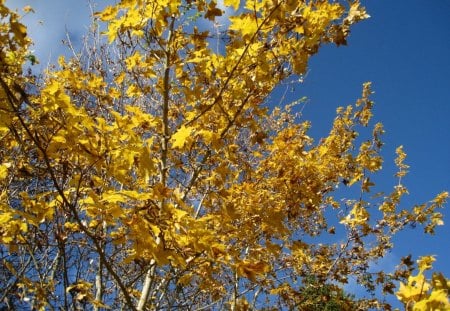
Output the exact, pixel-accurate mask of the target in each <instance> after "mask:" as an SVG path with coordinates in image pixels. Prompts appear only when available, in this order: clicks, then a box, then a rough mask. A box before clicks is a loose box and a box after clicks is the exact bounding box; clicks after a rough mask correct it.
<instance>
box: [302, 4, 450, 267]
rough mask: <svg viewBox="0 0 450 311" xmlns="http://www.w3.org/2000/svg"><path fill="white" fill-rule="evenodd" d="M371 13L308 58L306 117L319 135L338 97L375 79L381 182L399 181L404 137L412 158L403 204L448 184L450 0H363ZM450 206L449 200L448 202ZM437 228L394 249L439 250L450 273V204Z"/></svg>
mask: <svg viewBox="0 0 450 311" xmlns="http://www.w3.org/2000/svg"><path fill="white" fill-rule="evenodd" d="M362 3H363V4H364V5H365V6H366V8H367V11H368V13H369V14H370V15H371V18H370V19H368V20H366V21H363V22H361V23H360V24H358V25H356V26H355V27H354V28H353V30H352V33H351V35H350V38H349V40H348V46H346V47H339V48H336V47H333V46H329V47H326V48H324V49H323V50H322V51H320V52H319V54H318V55H317V56H315V57H314V58H313V59H312V61H311V63H310V67H309V68H310V72H309V73H308V75H307V77H306V79H305V82H304V84H303V86H302V87H300V88H299V89H298V91H299V92H301V93H302V94H303V95H305V96H307V97H308V98H309V100H310V104H308V105H307V106H306V108H305V110H304V117H305V119H312V120H313V132H314V130H317V132H316V133H317V134H318V135H322V132H321V131H323V127H322V126H323V125H326V126H328V124H330V122H331V120H332V119H333V117H334V111H335V108H336V106H338V105H347V104H349V103H352V101H353V100H354V99H356V98H357V97H358V96H359V94H360V90H361V85H362V83H364V82H365V81H372V83H373V89H374V91H375V94H374V96H373V99H374V101H375V104H376V105H375V117H374V119H375V120H377V121H381V122H382V123H383V124H384V127H385V130H386V134H385V135H384V140H385V143H386V144H385V146H384V156H385V164H384V170H383V171H382V172H381V173H380V174H378V175H379V176H380V178H379V181H378V182H379V183H380V182H381V183H382V184H381V185H380V186H381V187H382V188H383V189H385V190H388V189H389V188H390V187H391V186H392V185H394V183H395V179H394V178H393V176H392V175H393V174H394V173H395V167H394V166H393V159H394V157H395V153H394V151H395V148H396V147H397V146H399V145H403V146H404V149H405V151H406V153H407V154H408V158H407V160H406V162H407V164H409V165H410V173H409V174H408V176H407V177H406V178H405V179H404V183H405V185H406V186H407V187H408V189H409V191H410V195H408V197H407V199H406V200H405V201H404V206H405V207H406V206H408V204H410V205H411V204H414V203H422V202H425V201H428V200H430V199H431V198H433V197H434V195H435V194H436V193H438V192H441V191H443V190H450V177H449V175H450V120H449V117H450V1H447V0H433V1H426V0H409V1H392V0H391V1H389V0H367V1H362ZM449 208H450V206H449ZM449 208H447V209H446V210H444V213H445V214H446V215H447V217H445V219H444V221H445V222H446V224H445V225H444V226H443V227H439V228H438V229H437V231H436V236H434V237H432V238H426V237H424V235H422V234H421V232H422V231H421V229H420V228H417V229H416V230H413V231H408V232H406V233H405V234H401V235H400V236H399V237H398V238H397V239H396V240H395V241H396V244H395V245H396V247H395V252H394V254H395V256H396V257H397V256H399V257H401V256H403V255H405V254H409V253H412V254H413V255H414V256H418V255H420V254H436V255H437V262H436V264H435V267H436V268H437V269H438V270H441V271H442V272H444V273H445V274H446V275H447V276H450V265H449V264H448V262H449V261H448V258H449V257H450V243H449V242H448V241H449V240H448V239H449V238H450V211H449Z"/></svg>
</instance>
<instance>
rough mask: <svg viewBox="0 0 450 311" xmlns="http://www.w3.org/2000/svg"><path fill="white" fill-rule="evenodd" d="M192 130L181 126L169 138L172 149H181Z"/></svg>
mask: <svg viewBox="0 0 450 311" xmlns="http://www.w3.org/2000/svg"><path fill="white" fill-rule="evenodd" d="M193 131H194V128H192V127H186V126H184V125H183V126H182V127H180V128H179V129H178V130H177V131H176V132H175V133H174V134H173V135H172V137H171V139H170V140H171V142H172V147H173V148H182V147H183V146H184V145H185V143H186V142H187V141H188V138H189V137H190V136H191V134H192V132H193Z"/></svg>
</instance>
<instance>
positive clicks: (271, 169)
mask: <svg viewBox="0 0 450 311" xmlns="http://www.w3.org/2000/svg"><path fill="white" fill-rule="evenodd" d="M241 2H242V3H241ZM225 5H227V6H230V7H231V8H232V9H233V10H234V14H233V15H232V16H230V18H229V19H230V24H229V25H228V26H227V27H226V29H224V31H222V32H215V33H213V32H211V31H210V29H211V23H213V22H214V20H215V18H216V17H217V16H220V15H221V14H222V10H221V9H220V8H219V7H218V5H217V3H216V2H214V1H209V2H207V1H203V0H199V1H164V0H158V1H156V0H153V1H138V2H133V1H125V0H123V1H120V2H119V3H118V4H116V5H114V6H108V7H107V8H106V9H105V10H104V11H102V12H99V13H97V14H96V15H95V19H94V21H93V25H92V28H91V33H90V36H89V37H88V38H87V45H86V48H85V50H84V51H82V52H81V53H75V54H74V56H73V57H72V58H71V59H69V60H66V59H65V58H64V57H60V59H59V62H58V66H55V68H49V69H48V70H47V72H46V73H45V74H44V75H43V77H42V78H37V77H33V76H31V75H28V74H26V73H24V72H23V66H24V64H25V62H26V61H27V60H30V61H32V62H33V61H34V59H33V57H32V55H30V54H29V52H28V46H29V43H30V41H29V39H28V38H27V37H26V28H25V27H24V26H23V25H22V24H21V23H20V22H19V19H18V16H17V14H16V13H13V12H11V11H10V10H8V9H7V8H6V7H5V6H4V4H3V2H1V3H0V14H1V15H2V25H1V28H0V31H1V34H0V42H1V43H2V44H1V46H2V48H1V52H0V66H1V69H2V70H1V76H0V83H1V91H0V114H1V115H0V117H1V123H0V137H1V138H0V139H1V140H0V141H1V145H2V148H1V151H0V157H1V166H0V182H1V198H2V201H1V202H2V203H1V205H0V224H1V229H0V232H1V243H2V254H3V258H2V265H3V266H2V268H3V270H2V271H4V273H5V274H4V275H5V276H6V277H5V279H8V283H7V286H5V289H4V290H3V293H2V298H4V299H6V298H8V300H4V301H5V304H8V303H9V302H10V301H13V300H12V298H13V297H16V298H18V302H15V303H19V304H22V305H32V307H33V308H36V309H44V308H49V309H58V308H62V309H67V310H68V309H74V310H75V309H86V308H92V309H100V308H107V307H109V308H112V309H130V310H150V309H151V310H153V309H175V308H181V309H188V310H197V309H230V310H240V309H260V308H289V309H294V308H308V306H309V305H310V304H313V305H316V306H318V307H324V306H326V305H330V306H331V304H328V299H331V300H332V301H333V303H336V305H337V306H338V307H342V308H345V307H344V305H347V304H349V305H350V306H351V307H352V308H353V309H357V308H360V309H368V308H370V307H375V308H385V309H388V308H389V305H388V304H387V303H386V302H384V301H380V300H377V299H376V298H367V299H361V300H356V299H349V298H348V297H347V296H345V295H344V294H343V293H342V290H341V289H340V286H342V285H343V284H345V283H347V282H348V279H349V277H355V278H356V279H357V280H358V281H359V282H360V283H362V284H363V285H364V286H365V287H366V288H367V289H368V290H369V291H372V292H375V290H376V289H381V290H382V291H383V292H384V293H391V294H392V293H393V292H394V289H395V284H394V282H395V281H397V280H402V281H405V282H406V280H407V278H408V277H409V276H410V273H411V269H410V265H408V264H409V263H410V262H408V261H406V262H404V265H400V266H399V269H398V270H397V271H395V272H393V273H390V274H389V273H386V272H384V271H378V272H373V271H372V270H370V269H369V264H370V263H372V262H374V261H376V260H377V259H379V258H382V257H383V256H384V255H385V254H386V252H388V251H389V250H390V249H391V248H392V247H393V245H392V243H391V238H392V236H393V235H394V234H395V233H396V232H398V231H399V230H401V229H403V228H405V227H406V226H409V225H416V224H423V225H424V226H425V231H426V232H428V233H433V232H434V231H433V230H434V227H435V226H436V225H440V224H442V215H441V214H440V213H439V212H438V208H440V207H442V205H443V204H444V202H445V200H446V198H447V196H448V194H447V193H445V192H444V193H442V194H440V195H438V196H437V197H436V198H435V199H433V200H432V201H430V202H429V203H428V204H422V205H417V206H414V207H413V208H411V209H400V208H399V207H398V206H399V203H400V199H401V197H402V196H403V195H404V194H405V193H406V191H407V190H406V188H405V187H404V186H403V185H402V183H401V178H402V177H403V176H404V175H405V174H406V170H407V165H406V164H404V158H405V154H404V152H403V150H402V148H401V147H400V148H398V150H397V153H398V157H397V160H396V164H397V166H398V167H399V171H398V173H397V176H398V178H399V183H398V185H397V186H396V187H395V188H394V189H393V191H392V193H391V194H387V195H384V196H381V197H379V198H375V199H371V197H370V196H369V195H368V194H367V193H368V192H369V191H370V189H371V188H372V187H373V186H374V184H373V183H372V181H371V179H370V176H371V174H372V173H373V172H376V171H378V170H380V169H381V164H382V158H381V156H380V148H381V147H382V142H381V138H380V136H381V134H382V133H383V128H382V125H381V124H379V123H378V124H375V125H373V126H372V125H371V126H372V127H373V129H372V133H370V131H367V130H366V129H365V128H366V127H368V126H369V125H370V120H371V117H372V106H373V102H372V101H371V99H370V95H371V93H372V92H371V88H370V83H366V84H364V86H363V92H362V96H361V99H359V100H358V101H357V102H356V104H355V105H354V106H347V107H340V108H338V109H337V116H336V119H335V120H334V123H333V124H332V126H331V130H330V133H329V135H328V136H327V137H325V138H322V139H321V140H319V141H318V142H314V140H313V139H312V138H311V137H309V136H308V129H309V128H310V124H309V122H307V121H304V120H302V119H301V115H299V114H296V113H295V111H296V110H295V109H296V107H297V106H298V105H300V104H301V102H296V103H293V104H291V105H287V106H281V107H275V108H270V107H271V106H270V103H271V98H270V95H271V94H272V92H273V90H274V89H275V88H276V86H277V85H279V84H280V83H282V82H283V81H286V80H287V79H288V78H290V77H293V76H301V75H302V74H304V73H305V72H306V68H307V63H308V59H309V57H310V56H312V55H314V54H315V53H317V52H318V50H319V48H320V47H321V46H322V45H323V44H326V43H335V44H337V45H340V44H345V43H346V37H347V35H348V33H349V31H350V26H351V25H352V24H354V23H356V22H358V21H360V20H362V19H365V18H367V17H368V15H367V14H366V12H365V10H364V8H363V7H361V5H360V4H359V2H353V3H351V4H344V3H342V4H341V3H339V2H327V1H309V2H307V3H306V2H299V1H290V0H284V1H272V0H270V1H247V2H245V3H244V1H225ZM101 22H104V23H105V26H101V25H103V24H102V23H101ZM102 30H104V32H103V33H104V35H105V36H106V41H104V40H103V39H102V38H103V37H102V36H101V35H100V32H101V31H102ZM359 132H362V134H364V136H363V137H361V136H359V134H358V133H359ZM345 186H351V187H353V188H354V187H356V188H357V189H359V190H358V191H357V192H358V194H357V195H356V197H355V199H347V200H344V201H342V200H339V198H338V197H337V196H340V193H341V189H339V192H338V191H337V189H338V188H343V187H344V188H345ZM349 193H350V194H351V193H352V192H349ZM353 193H354V192H353ZM406 263H408V264H406ZM408 284H409V283H408ZM311 288H317V289H320V290H319V291H318V292H317V293H322V294H323V295H321V296H320V297H319V295H318V296H317V299H325V300H323V301H317V300H316V297H315V296H314V295H313V296H311V297H308V298H307V299H306V300H305V299H304V298H302V297H304V296H305V295H311V292H310V289H311ZM440 289H442V287H439V290H440ZM399 295H400V296H399V297H403V298H401V299H406V298H405V297H406V296H405V295H403V296H402V295H401V294H399ZM9 297H11V299H10V298H9ZM323 297H325V298H323ZM419 300H420V299H419ZM438 303H439V304H440V303H443V302H442V301H438ZM336 305H335V306H336Z"/></svg>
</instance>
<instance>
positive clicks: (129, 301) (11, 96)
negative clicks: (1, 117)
mask: <svg viewBox="0 0 450 311" xmlns="http://www.w3.org/2000/svg"><path fill="white" fill-rule="evenodd" d="M0 85H1V86H2V88H3V90H4V91H5V93H6V95H7V97H8V102H9V103H10V105H11V108H13V110H14V113H15V114H16V116H17V118H18V119H19V122H20V124H21V125H22V127H23V128H24V129H25V131H26V133H27V135H28V136H29V137H30V139H31V140H32V141H33V143H34V144H35V146H36V147H37V148H38V149H39V151H41V153H42V155H43V158H44V162H45V165H46V167H47V170H48V172H49V174H50V178H51V180H52V183H53V185H54V187H55V188H56V190H57V192H58V194H59V196H60V197H61V199H62V201H63V203H64V205H65V206H67V207H68V208H69V211H70V212H71V213H72V214H73V216H74V218H75V221H76V222H77V225H78V226H79V228H80V229H81V231H82V232H83V233H84V234H86V235H87V236H88V237H89V238H90V239H91V240H92V242H93V243H94V247H95V249H96V251H97V253H98V254H99V256H100V260H101V261H102V262H103V264H104V265H105V267H106V269H107V270H108V272H109V273H110V274H111V275H112V277H113V278H114V280H115V281H116V282H117V285H118V286H119V288H120V290H121V291H122V293H123V295H124V298H125V302H126V304H127V307H128V308H130V309H131V310H133V311H135V310H136V308H135V307H134V304H133V300H132V298H131V296H130V294H129V293H128V290H127V288H126V287H125V285H124V283H123V282H122V280H121V278H120V276H119V275H118V274H117V273H116V272H115V271H114V269H113V267H112V265H111V264H110V263H109V261H108V259H107V258H106V256H105V254H104V252H103V249H102V245H101V243H100V242H99V241H98V239H97V238H96V236H95V234H94V233H92V232H90V231H89V229H88V228H87V227H86V226H85V225H84V223H83V222H82V221H81V219H80V217H79V215H78V211H77V209H76V206H75V205H73V204H71V203H70V202H69V200H68V199H67V197H66V194H65V193H64V190H63V189H62V188H61V187H60V185H59V183H58V179H57V177H56V175H55V172H54V170H53V167H52V165H51V163H50V159H49V157H48V155H47V152H46V150H45V149H44V148H43V147H42V145H41V143H40V141H39V137H38V136H37V133H36V135H33V133H32V132H31V129H30V128H29V127H28V125H27V124H26V122H25V120H24V118H23V117H22V115H21V114H20V111H19V108H18V107H16V104H17V106H20V103H18V100H17V98H16V97H15V96H14V94H13V93H12V92H11V90H10V88H9V86H8V85H7V84H6V82H5V81H4V80H3V78H1V77H0ZM15 87H16V88H20V86H18V85H16V86H15Z"/></svg>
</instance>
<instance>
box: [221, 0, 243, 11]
mask: <svg viewBox="0 0 450 311" xmlns="http://www.w3.org/2000/svg"><path fill="white" fill-rule="evenodd" d="M224 4H225V5H226V6H232V7H233V9H235V10H237V9H239V5H240V4H241V0H225V1H224Z"/></svg>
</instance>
